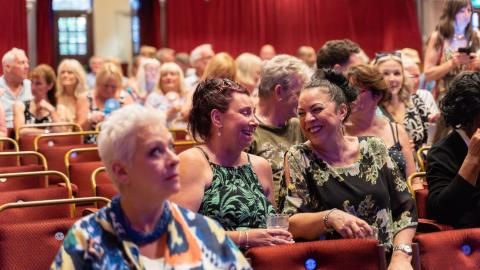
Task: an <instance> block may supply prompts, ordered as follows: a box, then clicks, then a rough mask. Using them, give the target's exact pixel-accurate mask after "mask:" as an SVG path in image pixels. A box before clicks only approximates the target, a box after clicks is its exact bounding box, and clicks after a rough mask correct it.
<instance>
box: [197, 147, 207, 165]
mask: <svg viewBox="0 0 480 270" xmlns="http://www.w3.org/2000/svg"><path fill="white" fill-rule="evenodd" d="M194 148H196V149H198V150H200V152H202V154H203V155H204V156H205V159H206V160H207V161H208V162H209V163H210V158H208V154H207V152H205V150H203V149H202V148H201V147H199V146H195V147H194Z"/></svg>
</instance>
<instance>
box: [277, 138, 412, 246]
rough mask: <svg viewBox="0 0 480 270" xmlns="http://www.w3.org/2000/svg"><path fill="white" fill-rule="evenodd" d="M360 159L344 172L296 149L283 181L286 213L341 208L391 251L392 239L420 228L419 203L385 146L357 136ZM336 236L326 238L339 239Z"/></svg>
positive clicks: (307, 151) (305, 147) (289, 155)
mask: <svg viewBox="0 0 480 270" xmlns="http://www.w3.org/2000/svg"><path fill="white" fill-rule="evenodd" d="M358 139H359V145H360V157H359V159H358V160H357V161H356V162H355V163H353V164H351V165H349V166H346V167H332V166H330V165H328V164H327V163H326V162H325V161H323V160H322V159H320V158H318V157H317V156H316V155H315V153H314V152H313V151H312V149H311V148H310V146H309V145H308V144H306V143H304V144H299V145H295V146H293V147H292V148H290V150H289V151H288V152H287V154H286V156H285V159H286V162H287V163H288V166H289V176H290V179H291V181H290V183H289V184H288V187H287V186H286V184H285V179H283V180H282V190H281V191H282V192H281V198H282V199H281V203H283V213H286V214H290V215H293V214H296V213H301V212H320V211H325V210H328V209H332V208H338V209H341V210H343V211H345V212H347V213H349V214H352V215H354V216H357V217H359V218H361V219H363V220H365V221H366V222H367V223H368V224H370V225H371V226H375V227H376V228H377V229H378V238H379V241H380V243H381V244H383V245H384V246H385V248H386V250H391V248H392V246H393V238H394V236H395V235H396V234H397V233H398V232H399V231H401V230H402V229H405V228H407V227H415V226H416V224H417V212H416V208H415V202H414V200H413V198H412V196H411V194H410V193H409V191H408V189H407V184H406V182H405V179H404V178H403V177H402V175H401V173H400V171H399V170H398V168H397V165H396V164H395V162H393V161H392V159H391V158H390V156H389V155H388V151H387V148H386V146H385V144H384V143H383V141H381V140H380V139H378V138H375V137H359V138H358ZM338 237H340V235H339V234H337V233H336V232H332V233H330V234H329V235H327V238H338Z"/></svg>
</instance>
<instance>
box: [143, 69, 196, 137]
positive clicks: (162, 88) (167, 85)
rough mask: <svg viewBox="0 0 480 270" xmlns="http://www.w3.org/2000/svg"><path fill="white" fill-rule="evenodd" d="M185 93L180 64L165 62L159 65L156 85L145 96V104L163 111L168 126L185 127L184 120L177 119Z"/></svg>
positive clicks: (183, 103) (184, 100) (184, 99)
mask: <svg viewBox="0 0 480 270" xmlns="http://www.w3.org/2000/svg"><path fill="white" fill-rule="evenodd" d="M186 94H187V89H186V86H185V80H184V77H183V71H182V69H181V68H180V66H179V65H177V64H176V63H174V62H169V63H165V64H163V65H162V66H161V67H160V79H159V80H158V86H157V87H155V90H154V91H153V92H151V93H150V94H149V95H148V96H147V99H146V101H145V105H146V106H148V107H152V108H154V109H157V110H159V111H162V112H163V113H165V116H166V119H167V126H168V127H170V128H186V126H187V125H186V122H183V123H182V122H181V121H179V120H180V115H179V112H180V110H181V109H182V106H184V105H185V103H186V98H185V95H186Z"/></svg>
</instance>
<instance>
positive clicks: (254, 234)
mask: <svg viewBox="0 0 480 270" xmlns="http://www.w3.org/2000/svg"><path fill="white" fill-rule="evenodd" d="M247 232H248V243H247V242H246V241H247V239H244V238H243V237H245V236H246V235H245V236H243V237H242V240H243V241H244V242H243V243H245V244H244V245H248V247H259V246H276V245H285V244H293V243H294V241H293V236H292V234H290V232H288V231H286V230H281V229H250V230H248V231H247Z"/></svg>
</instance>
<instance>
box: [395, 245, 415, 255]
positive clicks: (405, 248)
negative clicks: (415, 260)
mask: <svg viewBox="0 0 480 270" xmlns="http://www.w3.org/2000/svg"><path fill="white" fill-rule="evenodd" d="M396 250H400V251H403V252H405V253H407V254H408V255H411V254H412V247H411V246H410V245H405V244H400V245H398V246H395V247H394V248H393V251H396Z"/></svg>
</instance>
